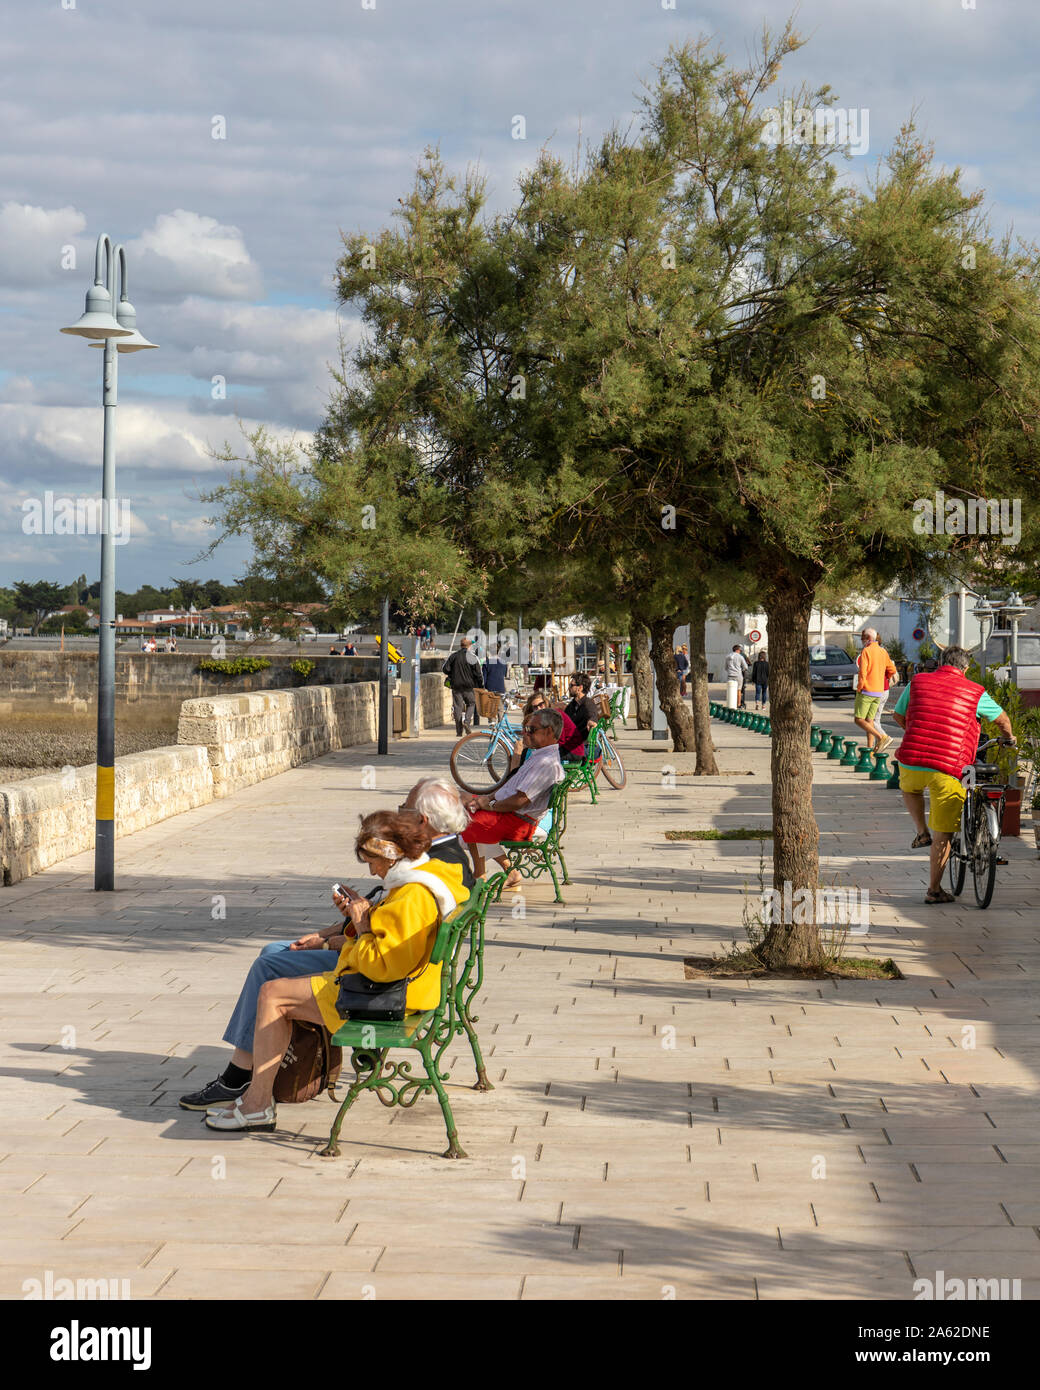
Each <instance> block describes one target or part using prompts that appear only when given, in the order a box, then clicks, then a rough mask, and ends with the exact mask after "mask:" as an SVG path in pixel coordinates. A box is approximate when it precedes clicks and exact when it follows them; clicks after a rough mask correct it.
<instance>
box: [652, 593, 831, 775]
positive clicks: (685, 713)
mask: <svg viewBox="0 0 1040 1390" xmlns="http://www.w3.org/2000/svg"><path fill="white" fill-rule="evenodd" d="M650 637H651V640H652V642H653V646H652V647H651V649H650V658H651V660H652V661H653V663H654V672H655V674H656V675H657V699H658V702H659V704H660V706H661V709H662V711H663V713H664V717H665V719H667V720H668V732H669V733H670V734H671V736H672V751H673V752H674V753H692V752H693V750H694V746H695V745H694V736H693V714H692V712H691V710H690V707H689V705H688V704H687V703H686V701H685V700H684V699H683V697H682V696H681V695H680V694H679V677H678V675H677V674H676V670H675V648H674V647H673V646H672V643H673V641H674V640H675V619H674V618H653V619H652V620H651V622H650ZM807 659H808V658H807Z"/></svg>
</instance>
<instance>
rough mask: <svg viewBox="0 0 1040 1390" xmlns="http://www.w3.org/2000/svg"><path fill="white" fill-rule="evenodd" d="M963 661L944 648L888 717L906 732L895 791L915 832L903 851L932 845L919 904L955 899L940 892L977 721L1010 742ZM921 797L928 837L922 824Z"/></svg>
mask: <svg viewBox="0 0 1040 1390" xmlns="http://www.w3.org/2000/svg"><path fill="white" fill-rule="evenodd" d="M970 660H971V657H970V656H969V655H968V653H967V652H966V651H965V650H964V648H963V647H947V648H946V650H945V651H944V652H943V654H942V658H941V663H940V665H939V667H938V669H937V670H935V671H919V672H918V673H917V675H916V676H914V677H912V679H911V681H910V684H909V685H908V686H907V687H906V689H905V690H904V691H903V693H902V695H901V696H900V697H899V701H898V703H897V704H896V707H895V709H894V710H893V711H892V718H893V719H894V720H895V721H896V723H897V724H898V725H899V726H900V728H902V729H904V730H905V731H906V734H905V737H904V739H903V741H902V743H901V744H900V745H899V787H900V790H901V791H902V793H903V801H904V802H905V803H906V809H907V810H908V811H909V812H910V814H911V816H913V819H914V825H916V826H917V838H916V839H915V840H914V842H913V844H912V845H911V846H910V848H911V849H918V848H921V847H923V846H925V845H930V846H931V851H930V865H929V867H930V871H931V878H930V882H929V884H928V892H927V893H926V894H925V899H924V900H925V902H926V903H952V902H954V901H955V899H954V897H953V895H952V894H951V893H947V892H946V890H945V889H944V888H943V887H942V876H943V870H944V869H945V868H946V861H947V860H948V859H949V857H950V837H951V836H952V835H953V834H954V833H955V832H956V830H957V827H958V825H959V824H960V819H961V807H962V805H963V803H964V797H965V795H966V793H965V790H964V787H963V786H962V785H961V780H960V778H961V773H962V772H963V771H964V769H965V767H967V766H968V765H969V763H973V762H974V761H975V750H976V749H977V748H978V744H979V720H980V719H989V720H992V722H993V723H994V724H996V726H997V728H998V729H999V730H1000V732H1001V733H1002V734H1003V735H1004V737H1005V738H1007V739H1010V740H1011V742H1012V743H1014V736H1013V734H1012V732H1011V720H1010V719H1009V718H1008V717H1007V715H1006V714H1005V713H1004V711H1003V710H1002V709H1001V708H1000V706H999V705H998V704H997V702H996V700H994V699H993V698H992V696H990V695H987V694H986V690H985V687H984V686H981V685H979V684H978V683H977V682H976V681H970V680H968V678H967V677H966V676H965V675H964V672H965V671H966V670H967V669H968V663H969V662H970ZM925 791H927V792H928V803H929V814H928V824H929V825H930V826H931V828H932V830H933V831H934V832H935V834H934V837H933V836H932V835H930V834H929V833H928V829H927V827H926V826H925V820H924V794H925Z"/></svg>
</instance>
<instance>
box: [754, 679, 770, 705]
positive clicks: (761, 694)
mask: <svg viewBox="0 0 1040 1390" xmlns="http://www.w3.org/2000/svg"><path fill="white" fill-rule="evenodd" d="M766 693H767V691H766V685H765V682H763V683H762V684H761V685H758V684H757V683H756V685H755V704H756V705H764V704H766V703H768V702H767V700H766Z"/></svg>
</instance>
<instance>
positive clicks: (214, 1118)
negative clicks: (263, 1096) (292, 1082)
mask: <svg viewBox="0 0 1040 1390" xmlns="http://www.w3.org/2000/svg"><path fill="white" fill-rule="evenodd" d="M277 1120H278V1113H277V1111H276V1109H275V1104H274V1101H272V1102H271V1104H270V1105H269V1106H268V1107H267V1109H266V1110H257V1111H256V1113H255V1114H252V1115H247V1114H245V1113H244V1112H243V1110H242V1098H241V1096H240V1097H239V1098H238V1100H236V1101H235V1103H234V1105H233V1106H232V1108H231V1109H230V1110H208V1111H207V1112H206V1128H207V1129H232V1130H242V1129H258V1130H262V1131H264V1132H265V1133H268V1134H270V1133H271V1132H272V1131H273V1130H275V1129H277V1127H278V1124H277Z"/></svg>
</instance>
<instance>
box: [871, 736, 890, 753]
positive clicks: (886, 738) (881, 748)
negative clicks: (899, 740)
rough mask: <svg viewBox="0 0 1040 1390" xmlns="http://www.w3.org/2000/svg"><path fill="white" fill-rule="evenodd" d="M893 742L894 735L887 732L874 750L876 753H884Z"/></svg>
mask: <svg viewBox="0 0 1040 1390" xmlns="http://www.w3.org/2000/svg"><path fill="white" fill-rule="evenodd" d="M892 742H893V739H892V735H891V734H885V736H884V737H883V738H882V740H881V742H880V743H879V744H878V745H877V747H876V748H875V749H874V752H875V753H883V752H884V751H885V749H886V748H887V747H888V746H889V744H890V743H892Z"/></svg>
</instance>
